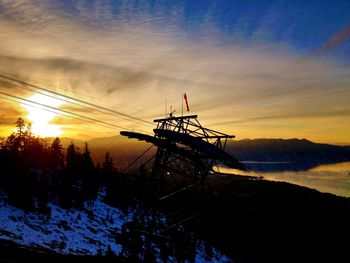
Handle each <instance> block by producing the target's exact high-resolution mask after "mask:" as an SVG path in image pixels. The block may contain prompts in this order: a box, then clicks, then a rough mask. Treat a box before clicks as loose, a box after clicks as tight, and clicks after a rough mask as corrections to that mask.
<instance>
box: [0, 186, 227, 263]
mask: <svg viewBox="0 0 350 263" xmlns="http://www.w3.org/2000/svg"><path fill="white" fill-rule="evenodd" d="M4 200H5V198H4V195H3V194H2V193H1V191H0V240H1V239H2V240H10V241H13V242H15V243H17V244H19V245H22V246H25V247H28V248H32V249H38V250H50V251H55V252H57V253H60V254H71V255H105V254H106V253H107V251H109V249H111V250H112V252H113V253H114V254H116V255H118V254H119V252H120V251H121V250H122V246H121V245H120V244H119V243H118V240H116V237H118V234H120V233H121V228H122V226H123V224H124V223H126V222H130V221H132V213H129V214H128V215H126V214H124V213H123V212H122V211H120V210H118V209H117V208H115V207H112V206H109V205H107V204H105V203H104V202H103V201H102V200H103V195H102V194H100V196H99V198H98V199H97V200H96V201H92V202H86V203H85V204H84V205H85V207H84V209H82V210H76V209H71V210H65V209H63V208H62V207H60V206H58V205H56V204H55V203H52V202H51V203H49V204H48V206H49V207H50V208H51V215H50V216H46V215H44V214H41V213H36V212H28V211H23V210H22V209H19V208H17V207H15V206H12V205H9V204H8V203H6V202H5V201H4ZM204 244H205V243H204V242H203V241H200V240H198V243H197V249H196V250H197V253H196V257H195V261H196V262H227V260H228V258H227V257H226V256H225V255H223V254H221V253H220V252H218V251H217V250H216V249H215V248H213V251H212V257H211V258H210V259H208V258H207V257H206V256H205V254H206V253H205V245H204ZM171 258H172V259H173V260H175V259H174V258H173V257H171Z"/></svg>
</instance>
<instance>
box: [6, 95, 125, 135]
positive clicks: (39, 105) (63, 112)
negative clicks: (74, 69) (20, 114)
mask: <svg viewBox="0 0 350 263" xmlns="http://www.w3.org/2000/svg"><path fill="white" fill-rule="evenodd" d="M0 94H1V95H4V96H7V97H9V98H12V99H7V100H10V101H14V102H19V103H22V104H25V105H27V106H32V107H36V108H41V109H45V110H47V111H50V112H53V113H56V114H60V115H64V116H69V117H73V118H74V117H75V118H78V119H84V120H88V121H91V122H95V123H99V124H100V125H103V126H106V127H108V128H118V129H123V130H128V129H127V128H125V127H122V126H119V125H116V124H112V123H109V122H105V121H101V120H98V119H95V118H91V117H88V116H84V115H82V114H78V113H74V112H70V111H67V110H62V109H59V108H57V107H52V106H49V105H45V104H42V103H39V102H36V101H33V100H29V99H25V98H22V97H19V96H15V95H12V94H9V93H6V92H0ZM0 98H2V99H6V98H3V97H0Z"/></svg>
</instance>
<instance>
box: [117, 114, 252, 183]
mask: <svg viewBox="0 0 350 263" xmlns="http://www.w3.org/2000/svg"><path fill="white" fill-rule="evenodd" d="M154 122H155V123H156V124H157V127H156V128H155V129H154V130H153V131H154V136H150V135H147V134H143V133H137V132H129V131H122V132H120V134H121V135H123V136H127V137H129V138H134V139H138V140H142V141H146V142H149V143H152V144H154V145H155V146H156V147H157V152H156V154H155V156H153V158H155V161H154V163H153V169H152V174H153V176H155V177H156V178H160V179H164V177H169V176H170V177H172V178H173V179H174V180H175V182H177V180H176V178H179V176H180V177H181V176H182V177H186V178H188V179H190V180H192V181H194V182H198V181H200V182H204V181H205V179H206V178H207V176H208V174H209V173H212V174H213V173H215V172H214V170H213V168H214V167H215V166H217V165H219V164H223V165H225V166H227V167H230V168H235V169H241V170H245V167H244V166H243V165H242V164H241V163H240V162H239V161H238V160H236V159H235V158H234V157H233V156H232V155H231V154H229V153H228V152H226V151H225V148H226V145H227V140H228V139H231V138H234V136H233V135H227V134H224V133H222V132H218V131H215V130H211V129H208V128H205V127H203V126H202V125H201V124H200V122H199V121H198V116H197V115H188V116H179V117H175V116H173V114H172V113H170V114H169V116H168V117H166V118H162V119H156V120H154Z"/></svg>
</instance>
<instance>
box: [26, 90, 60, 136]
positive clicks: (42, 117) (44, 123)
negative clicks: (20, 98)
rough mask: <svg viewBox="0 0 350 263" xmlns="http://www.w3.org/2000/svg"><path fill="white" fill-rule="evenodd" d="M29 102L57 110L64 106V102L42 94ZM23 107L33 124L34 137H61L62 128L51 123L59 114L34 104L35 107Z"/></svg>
mask: <svg viewBox="0 0 350 263" xmlns="http://www.w3.org/2000/svg"><path fill="white" fill-rule="evenodd" d="M28 100H30V101H34V102H36V103H39V104H42V105H46V106H49V107H56V108H57V107H59V106H61V105H62V101H60V100H58V99H55V98H52V97H49V96H45V95H42V94H35V95H33V96H31V97H29V98H28ZM22 106H23V107H24V108H25V109H26V111H27V112H28V115H27V118H28V119H29V121H30V122H31V124H32V133H33V134H34V135H37V136H41V137H55V136H59V135H61V133H62V132H61V126H60V125H57V124H51V123H50V122H51V121H52V120H53V119H54V118H55V117H56V116H57V115H58V114H56V113H54V112H52V111H49V110H47V109H45V107H41V106H40V105H37V104H34V103H33V106H30V105H23V104H22Z"/></svg>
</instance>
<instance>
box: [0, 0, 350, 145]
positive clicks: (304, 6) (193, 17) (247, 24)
mask: <svg viewBox="0 0 350 263" xmlns="http://www.w3.org/2000/svg"><path fill="white" fill-rule="evenodd" d="M0 36H1V41H0V135H1V136H7V135H8V134H9V133H11V131H12V128H13V126H14V122H15V120H16V118H17V117H19V116H22V117H23V118H24V119H25V120H26V121H31V122H32V123H33V131H34V133H36V134H39V135H50V136H56V135H60V136H62V137H75V138H80V139H88V138H94V137H103V136H113V135H117V134H119V131H120V130H121V129H130V130H135V129H136V130H142V131H146V132H151V131H152V125H153V123H152V121H153V119H154V118H159V117H161V116H164V115H165V101H167V105H168V106H170V105H172V106H173V108H174V109H175V110H176V112H175V115H176V114H181V94H182V93H183V92H186V94H187V96H188V100H189V104H190V110H191V111H190V113H191V114H198V115H199V118H200V120H201V122H202V123H203V124H204V125H206V126H208V127H209V128H213V129H217V130H220V131H222V132H226V133H230V134H235V135H236V137H237V139H244V138H262V137H266V138H307V139H310V140H312V141H315V142H324V143H335V144H348V145H350V1H345V0H333V1H321V0H318V1H315V0H309V1H290V0H284V1H283V0H281V1H230V0H227V1H225V0H212V1H210V0H201V1H198V0H193V1H180V0H177V1H151V0H149V1H146V0H139V1H137V0H121V1H112V0H109V1H103V0H100V1H97V0H96V1H92V0H90V1H73V0H72V1H60V0H56V1H54V0H52V1H35V0H28V1H25V0H16V1H13V0H0ZM17 80H19V81H21V82H18V81H17ZM25 83H29V84H32V86H28V85H25ZM47 91H54V92H55V93H48V92H47ZM45 94H47V95H49V96H46V95H45ZM75 99H77V100H75ZM31 101H35V102H36V103H40V105H39V104H35V108H33V107H32V106H30V104H31ZM45 105H47V106H49V107H45ZM96 105H98V106H100V107H99V108H97V107H95V106H96ZM38 107H40V108H45V109H46V111H43V110H42V109H41V110H40V109H38ZM56 108H59V109H60V110H62V111H60V112H57V110H55V109H56ZM106 109H111V110H113V112H110V111H106ZM58 113H59V114H58ZM72 113H73V115H72ZM107 113H108V114H107ZM68 115H69V116H68ZM97 121H100V122H97ZM147 122H148V124H147ZM110 124H112V125H110ZM113 125H114V126H113Z"/></svg>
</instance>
